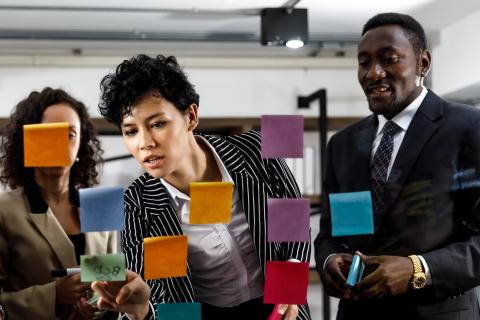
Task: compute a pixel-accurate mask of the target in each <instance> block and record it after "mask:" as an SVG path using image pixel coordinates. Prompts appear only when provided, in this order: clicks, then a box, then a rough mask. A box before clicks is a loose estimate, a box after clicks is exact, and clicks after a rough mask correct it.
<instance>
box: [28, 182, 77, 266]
mask: <svg viewBox="0 0 480 320" xmlns="http://www.w3.org/2000/svg"><path fill="white" fill-rule="evenodd" d="M24 191H25V196H26V198H27V201H28V203H29V205H30V211H31V213H30V215H29V216H30V220H31V221H32V222H33V224H34V225H35V227H36V228H37V230H38V231H39V232H40V233H41V234H42V235H43V237H44V238H45V239H46V240H47V242H48V243H49V244H50V247H51V248H52V249H53V251H54V252H55V254H56V256H57V258H58V260H59V261H60V263H61V264H62V266H63V267H64V268H68V267H73V266H75V265H76V258H75V249H74V247H73V244H72V243H71V242H70V240H69V239H68V236H67V234H66V233H65V231H64V230H63V228H62V226H61V225H60V223H59V222H58V220H57V218H56V217H55V216H54V215H53V212H52V210H50V208H49V207H48V205H47V203H46V202H45V200H44V199H43V198H42V196H41V195H40V190H39V189H38V186H36V185H34V186H30V187H28V188H25V189H24Z"/></svg>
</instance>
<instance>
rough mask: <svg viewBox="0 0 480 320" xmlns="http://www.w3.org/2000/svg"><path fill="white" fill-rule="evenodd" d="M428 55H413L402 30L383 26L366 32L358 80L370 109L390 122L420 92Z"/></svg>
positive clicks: (359, 59) (359, 62)
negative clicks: (420, 82)
mask: <svg viewBox="0 0 480 320" xmlns="http://www.w3.org/2000/svg"><path fill="white" fill-rule="evenodd" d="M429 66H430V54H429V53H428V52H427V51H425V52H423V53H421V54H418V53H416V52H415V50H414V48H413V46H412V44H411V43H410V41H409V40H408V38H407V37H406V35H405V33H404V31H403V29H402V28H401V27H400V26H398V25H385V26H381V27H377V28H374V29H371V30H369V31H367V32H366V33H365V34H364V35H363V37H362V39H361V40H360V43H359V45H358V81H359V82H360V85H361V86H362V89H363V91H364V92H365V95H366V96H367V100H368V104H369V106H370V110H371V111H372V112H374V113H376V114H382V115H384V116H385V117H386V118H387V119H391V118H392V117H393V116H395V115H396V114H397V113H399V112H400V111H402V110H403V109H405V107H407V106H408V105H409V104H410V103H411V102H412V101H413V100H415V98H416V97H418V95H419V94H420V92H421V91H422V89H421V86H419V85H418V80H417V78H418V77H419V76H420V75H421V72H422V69H425V70H428V67H429Z"/></svg>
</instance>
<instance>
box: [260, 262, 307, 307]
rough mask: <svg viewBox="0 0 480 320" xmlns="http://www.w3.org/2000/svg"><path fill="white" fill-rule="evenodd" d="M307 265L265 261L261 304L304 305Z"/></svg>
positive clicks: (305, 301) (305, 300)
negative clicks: (265, 267)
mask: <svg viewBox="0 0 480 320" xmlns="http://www.w3.org/2000/svg"><path fill="white" fill-rule="evenodd" d="M307 287H308V263H306V262H286V261H267V269H266V273H265V290H264V297H263V303H271V304H306V303H307Z"/></svg>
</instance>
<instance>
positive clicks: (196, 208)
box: [190, 182, 233, 224]
mask: <svg viewBox="0 0 480 320" xmlns="http://www.w3.org/2000/svg"><path fill="white" fill-rule="evenodd" d="M232 195H233V183H231V182H192V183H190V223H191V224H209V223H228V222H229V221H230V217H231V211H232Z"/></svg>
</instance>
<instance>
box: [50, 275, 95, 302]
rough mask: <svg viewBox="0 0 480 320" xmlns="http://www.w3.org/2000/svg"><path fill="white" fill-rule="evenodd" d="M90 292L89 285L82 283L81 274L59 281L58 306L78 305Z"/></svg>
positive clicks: (57, 290) (56, 284) (57, 286)
mask: <svg viewBox="0 0 480 320" xmlns="http://www.w3.org/2000/svg"><path fill="white" fill-rule="evenodd" d="M89 292H91V291H90V284H89V283H82V282H81V281H80V274H79V273H78V274H74V275H71V276H67V277H63V278H60V279H57V281H56V283H55V303H56V304H76V303H77V302H78V301H80V299H81V298H82V297H83V298H85V297H86V296H87V295H88V294H89Z"/></svg>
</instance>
